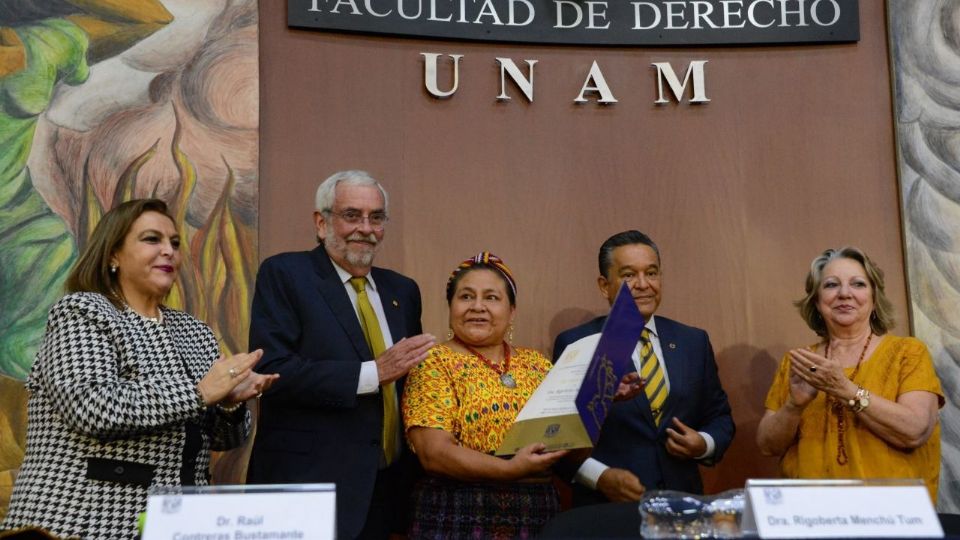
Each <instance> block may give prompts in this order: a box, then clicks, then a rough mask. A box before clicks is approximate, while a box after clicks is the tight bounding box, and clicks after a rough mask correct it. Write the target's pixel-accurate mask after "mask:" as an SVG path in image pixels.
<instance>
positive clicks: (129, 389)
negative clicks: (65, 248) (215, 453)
mask: <svg viewBox="0 0 960 540" xmlns="http://www.w3.org/2000/svg"><path fill="white" fill-rule="evenodd" d="M162 312H163V323H162V324H159V323H157V322H154V321H151V320H148V319H145V318H143V317H141V316H140V315H138V314H137V313H135V312H133V311H132V310H123V311H120V310H117V309H116V308H115V307H114V306H113V305H112V304H111V303H110V302H109V301H108V300H107V299H106V298H105V297H104V296H102V295H99V294H95V293H74V294H70V295H67V296H65V297H64V298H62V299H61V300H60V301H59V302H57V304H56V305H55V306H54V307H53V308H52V309H51V310H50V315H49V318H48V320H47V329H46V335H45V336H44V339H43V343H42V344H41V346H40V350H39V352H38V353H37V358H36V362H35V363H34V365H33V369H32V371H31V373H30V376H29V378H28V379H27V388H28V389H29V391H30V399H29V402H28V406H27V415H28V416H27V447H26V455H25V457H24V461H23V465H22V467H21V469H20V474H19V475H18V477H17V481H16V484H15V485H14V489H13V496H12V498H11V502H10V508H9V512H8V514H7V516H6V519H5V520H4V522H3V525H2V527H0V529H4V528H6V529H12V528H18V527H24V526H38V527H42V528H44V529H46V530H48V531H50V532H52V533H54V534H56V535H58V536H63V537H69V538H84V539H87V538H89V539H110V540H114V539H119V538H133V537H134V536H136V534H137V529H136V522H137V514H139V513H140V512H142V511H143V510H144V509H145V507H146V500H147V488H148V487H149V486H172V485H180V484H181V483H182V482H181V478H187V479H192V481H193V482H194V483H196V484H200V485H203V484H207V483H208V481H209V462H210V450H211V449H213V450H225V449H228V448H233V447H235V446H238V445H239V444H240V443H241V442H242V441H243V440H244V439H245V438H246V437H247V435H248V434H249V430H250V414H249V412H248V411H247V409H246V407H241V408H240V409H239V410H238V411H236V412H233V413H227V412H225V411H223V410H222V409H220V408H219V407H209V408H204V407H202V403H201V402H200V401H199V399H198V395H197V392H196V386H197V383H198V382H199V381H200V379H201V378H202V377H203V375H204V374H206V372H207V371H208V370H209V369H210V366H211V364H212V363H213V361H214V360H216V359H217V357H218V356H219V347H218V345H217V341H216V338H215V337H214V335H213V332H212V331H211V330H210V328H209V327H207V326H206V325H205V324H203V323H202V322H200V321H198V320H196V319H194V318H193V317H191V316H190V315H187V314H186V313H183V312H180V311H175V310H170V309H166V308H162ZM188 422H194V423H196V424H197V425H199V426H200V430H199V431H200V432H201V439H202V441H201V444H200V451H199V452H198V454H197V456H196V458H195V459H191V458H190V457H189V456H188V458H187V459H186V460H185V459H184V457H185V456H184V447H185V443H186V440H187V432H188V430H187V425H188ZM195 431H196V430H195Z"/></svg>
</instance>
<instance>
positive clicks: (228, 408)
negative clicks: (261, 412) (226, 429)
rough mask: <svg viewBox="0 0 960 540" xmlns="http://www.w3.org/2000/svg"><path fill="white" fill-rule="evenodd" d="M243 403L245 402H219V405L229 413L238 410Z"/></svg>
mask: <svg viewBox="0 0 960 540" xmlns="http://www.w3.org/2000/svg"><path fill="white" fill-rule="evenodd" d="M241 405H243V402H240V403H234V404H233V405H222V404H220V403H217V407H219V408H220V410H221V411H223V412H225V413H228V414H229V413H235V412H237V409H239V408H240V406H241Z"/></svg>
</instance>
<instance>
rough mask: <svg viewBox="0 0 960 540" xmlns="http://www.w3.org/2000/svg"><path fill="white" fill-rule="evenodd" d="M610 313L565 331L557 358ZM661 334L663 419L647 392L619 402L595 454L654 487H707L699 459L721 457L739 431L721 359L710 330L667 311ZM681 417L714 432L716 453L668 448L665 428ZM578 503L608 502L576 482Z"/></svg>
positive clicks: (659, 320)
mask: <svg viewBox="0 0 960 540" xmlns="http://www.w3.org/2000/svg"><path fill="white" fill-rule="evenodd" d="M605 320H606V317H598V318H596V319H594V320H592V321H590V322H588V323H585V324H582V325H580V326H577V327H575V328H571V329H570V330H567V331H565V332H562V333H561V334H560V335H559V336H557V339H556V342H555V343H554V345H553V359H554V361H556V360H557V359H558V358H559V357H560V354H561V353H562V352H563V350H564V349H565V348H566V347H567V345H569V344H571V343H573V342H575V341H577V340H579V339H581V338H584V337H586V336H589V335H591V334H596V333H598V332H600V331H601V330H602V329H603V322H604V321H605ZM656 322H657V334H658V336H659V338H660V345H661V348H662V349H663V356H664V362H665V364H666V366H667V374H668V376H669V377H670V394H669V395H668V396H667V401H666V403H664V415H663V422H662V423H661V424H660V427H659V428H658V427H657V425H656V424H654V422H653V415H652V413H651V412H650V402H649V401H647V396H646V394H644V393H643V392H641V393H640V395H639V396H637V397H636V398H634V399H632V400H630V401H624V402H618V403H614V404H613V407H612V409H611V411H610V415H609V416H608V417H607V419H606V421H605V422H604V424H603V428H602V430H601V432H600V439H599V441H597V445H596V447H595V448H594V450H593V454H592V457H593V458H595V459H597V460H599V461H600V462H602V463H604V464H606V465H609V466H611V467H618V468H623V469H627V470H630V471H631V472H633V473H634V474H635V475H637V477H638V478H640V482H641V483H642V484H643V485H644V486H645V487H646V488H647V489H648V490H649V489H675V490H680V491H687V492H691V493H703V481H702V480H701V479H700V471H699V470H698V467H697V465H698V463H704V464H707V465H712V464H713V463H716V462H718V461H720V459H721V458H722V457H723V454H724V452H726V450H727V448H728V447H729V446H730V442H731V441H732V440H733V434H734V431H735V428H734V425H733V418H732V417H731V416H730V404H729V403H728V402H727V394H726V393H725V392H724V391H723V388H722V387H721V386H720V378H719V377H718V375H717V363H716V360H715V359H714V357H713V348H712V347H711V346H710V338H709V336H707V333H706V332H704V331H703V330H701V329H699V328H694V327H692V326H687V325H685V324H681V323H678V322H676V321H673V320H670V319H667V318H665V317H660V316H659V315H657V316H656ZM673 417H677V418H679V419H680V420H681V421H683V423H685V424H687V425H688V426H690V427H691V428H693V429H696V430H697V431H703V432H705V433H709V434H710V436H712V437H713V440H714V442H715V443H716V449H715V450H714V453H713V456H712V457H711V458H709V459H707V460H703V461H699V462H698V461H693V460H683V459H678V458H676V457H673V456H671V455H670V454H668V453H667V450H666V446H665V444H666V440H667V435H666V429H667V428H668V427H670V420H671V418H673ZM574 499H575V502H577V503H581V502H582V503H589V502H606V501H605V500H603V496H602V494H599V493H597V492H592V491H590V490H586V489H584V488H582V487H577V488H575V490H574Z"/></svg>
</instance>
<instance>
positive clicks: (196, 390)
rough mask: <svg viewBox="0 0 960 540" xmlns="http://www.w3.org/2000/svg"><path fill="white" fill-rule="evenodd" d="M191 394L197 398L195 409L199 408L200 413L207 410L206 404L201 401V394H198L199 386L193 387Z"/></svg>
mask: <svg viewBox="0 0 960 540" xmlns="http://www.w3.org/2000/svg"><path fill="white" fill-rule="evenodd" d="M193 393H194V394H195V395H196V396H197V407H199V408H200V411H201V412H202V411H205V410H207V404H206V402H204V401H203V394H202V393H200V385H197V386H194V387H193Z"/></svg>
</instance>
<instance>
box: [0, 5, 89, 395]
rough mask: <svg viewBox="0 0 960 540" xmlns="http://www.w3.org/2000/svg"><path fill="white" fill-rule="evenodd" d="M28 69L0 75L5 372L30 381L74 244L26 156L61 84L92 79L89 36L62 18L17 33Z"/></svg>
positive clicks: (1, 360) (0, 329) (1, 363)
mask: <svg viewBox="0 0 960 540" xmlns="http://www.w3.org/2000/svg"><path fill="white" fill-rule="evenodd" d="M16 32H17V35H18V37H19V38H20V39H21V41H22V42H23V44H24V47H25V49H26V68H25V69H23V70H21V71H18V72H16V73H13V74H11V75H8V76H6V77H3V78H0V298H2V299H3V305H2V306H0V372H2V373H5V374H7V375H10V376H12V377H17V378H25V377H26V375H27V373H28V371H29V368H30V365H31V364H32V363H33V355H34V353H35V351H36V349H37V345H38V344H39V342H40V339H41V337H42V336H43V331H44V326H45V324H46V319H47V310H48V309H49V308H50V306H51V305H53V303H54V302H55V301H56V300H57V298H59V297H60V296H61V295H62V294H63V282H64V279H65V278H66V275H67V273H68V272H69V269H70V266H71V265H72V264H73V261H74V260H75V259H76V256H77V252H76V244H75V242H74V238H73V236H72V235H71V234H70V231H69V229H68V228H67V226H66V224H65V223H64V222H63V220H62V219H61V218H60V216H58V215H57V214H55V213H54V212H53V211H52V210H51V209H50V208H49V206H47V204H46V202H45V201H44V200H43V198H42V197H41V196H40V194H39V193H37V191H36V190H34V188H33V184H32V182H31V180H30V172H29V170H28V169H27V157H28V156H29V154H30V148H31V146H32V143H33V136H34V132H35V130H36V126H37V118H38V116H39V115H40V114H41V113H43V111H44V110H46V108H47V106H48V105H49V104H50V100H51V98H52V96H53V92H54V89H55V88H56V85H57V84H58V83H61V82H63V83H66V84H80V83H82V82H83V81H85V80H86V79H87V76H88V73H89V71H88V70H89V68H88V66H87V61H86V55H87V47H88V45H89V43H88V40H87V36H86V34H85V33H84V32H83V30H81V29H80V28H79V27H77V26H76V25H75V24H73V23H72V22H70V21H66V20H63V19H49V20H44V21H39V22H37V23H34V24H31V25H29V26H22V27H18V28H16Z"/></svg>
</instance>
